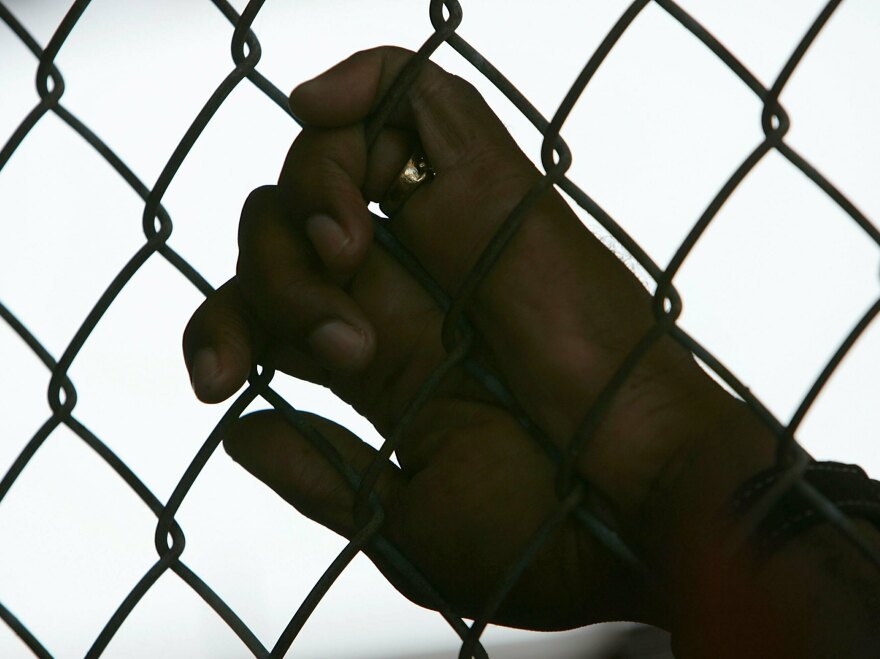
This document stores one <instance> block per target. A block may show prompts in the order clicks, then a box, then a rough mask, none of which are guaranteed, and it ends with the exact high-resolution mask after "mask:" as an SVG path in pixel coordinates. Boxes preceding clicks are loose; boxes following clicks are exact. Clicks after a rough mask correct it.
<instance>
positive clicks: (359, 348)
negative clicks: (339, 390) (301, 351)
mask: <svg viewBox="0 0 880 659" xmlns="http://www.w3.org/2000/svg"><path fill="white" fill-rule="evenodd" d="M308 344H309V348H310V349H311V350H312V352H313V354H314V355H315V356H316V357H317V358H318V359H319V360H320V361H321V363H322V364H324V365H325V366H326V367H327V368H329V369H330V370H332V371H337V372H353V371H359V370H362V369H363V368H365V367H366V366H367V365H368V364H369V363H370V362H371V361H372V359H373V355H374V354H375V347H376V341H375V338H374V333H373V332H372V329H371V328H367V329H365V328H364V327H362V326H360V325H354V324H351V323H347V322H345V321H343V320H340V319H331V320H328V321H326V322H323V323H321V324H320V325H318V326H317V327H316V328H315V329H313V330H312V331H311V333H310V334H309V337H308Z"/></svg>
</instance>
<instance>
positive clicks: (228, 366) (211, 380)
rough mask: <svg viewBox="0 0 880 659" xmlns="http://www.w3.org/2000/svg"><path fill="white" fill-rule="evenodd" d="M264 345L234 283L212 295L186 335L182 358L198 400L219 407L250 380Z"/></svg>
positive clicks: (262, 337)
mask: <svg viewBox="0 0 880 659" xmlns="http://www.w3.org/2000/svg"><path fill="white" fill-rule="evenodd" d="M264 345H265V336H264V335H263V333H262V332H261V331H260V330H259V328H258V327H257V325H256V323H255V322H254V319H253V317H252V315H251V313H250V310H249V309H248V307H247V305H246V304H245V302H244V299H243V298H242V295H241V290H240V289H239V287H238V283H237V282H236V281H235V279H230V280H229V281H228V282H226V283H225V284H223V286H221V287H220V288H218V289H217V290H216V291H214V292H213V293H212V294H211V295H209V296H208V297H207V298H206V299H205V301H204V302H202V304H201V305H200V306H199V308H198V309H196V312H195V313H194V314H193V316H192V318H190V321H189V323H187V326H186V330H185V331H184V333H183V356H184V361H185V362H186V367H187V370H188V371H189V374H190V382H191V383H192V387H193V391H195V394H196V396H198V398H199V400H202V401H204V402H206V403H219V402H220V401H222V400H225V399H227V398H228V397H229V396H231V395H232V394H234V393H235V392H236V391H237V390H238V389H239V388H240V387H241V386H242V385H243V384H244V382H245V380H246V379H247V376H248V373H249V372H250V369H251V364H252V363H253V360H254V355H255V354H258V353H259V352H260V351H261V350H262V347H263V346H264Z"/></svg>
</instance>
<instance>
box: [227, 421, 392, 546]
mask: <svg viewBox="0 0 880 659" xmlns="http://www.w3.org/2000/svg"><path fill="white" fill-rule="evenodd" d="M303 416H305V417H306V418H307V421H308V422H309V423H310V424H312V425H313V426H314V427H315V428H316V429H317V430H318V431H319V432H320V433H321V435H323V437H324V438H325V439H326V440H327V442H328V443H329V445H330V446H331V447H332V448H333V449H335V450H336V451H337V453H338V454H339V456H340V457H341V458H342V460H343V461H344V462H346V463H347V464H348V465H349V466H351V468H352V469H353V470H354V471H355V472H357V473H358V474H361V475H362V474H363V473H364V472H365V471H366V470H367V468H368V466H369V465H370V463H371V462H372V460H373V458H374V457H375V456H376V451H375V449H373V448H372V447H371V446H369V445H368V444H366V443H364V442H363V441H362V440H361V439H360V438H359V437H357V436H356V435H354V434H353V433H351V432H350V431H348V430H347V429H346V428H343V427H342V426H340V425H338V424H336V423H334V422H332V421H330V420H328V419H325V418H323V417H320V416H317V415H314V414H306V413H303ZM223 446H224V448H225V449H226V452H227V453H228V454H229V455H230V457H232V459H233V460H235V461H236V462H237V463H239V464H240V465H241V466H242V467H244V468H245V469H247V470H248V471H249V472H250V473H251V474H253V475H254V476H256V477H257V478H259V479H260V480H261V481H263V482H264V483H265V484H266V485H268V486H269V487H271V488H272V489H273V490H274V491H275V492H276V493H277V494H278V495H279V496H281V497H282V498H283V499H284V500H285V501H287V502H288V503H289V504H290V505H292V506H293V507H294V508H296V509H297V510H298V511H299V512H301V513H302V514H303V515H305V516H306V517H308V518H310V519H312V520H314V521H316V522H318V523H319V524H322V525H323V526H326V527H327V528H329V529H331V530H332V531H335V532H336V533H338V534H339V535H341V536H344V537H346V538H350V537H351V536H352V535H354V534H355V533H356V532H357V530H358V525H357V524H356V522H355V519H354V514H353V509H354V501H355V494H356V492H355V489H354V488H352V486H351V484H350V483H349V482H348V481H347V480H346V478H345V477H344V476H343V475H342V474H341V473H340V472H339V470H338V469H336V467H334V466H333V464H331V462H330V461H329V460H328V459H327V458H326V457H325V456H324V455H323V454H322V453H321V451H320V450H319V449H318V448H317V447H315V446H313V445H312V443H311V442H309V441H308V440H307V439H306V438H305V437H304V436H303V435H302V434H301V433H300V432H299V431H298V430H297V429H296V428H294V427H293V426H292V425H291V424H290V423H289V422H288V421H287V420H286V419H285V418H284V416H283V415H282V414H281V413H279V412H276V411H263V412H256V413H254V414H250V415H248V416H246V417H243V418H241V419H239V420H238V421H237V422H236V423H235V424H233V425H232V426H231V427H230V429H229V430H228V431H227V434H226V437H225V438H224V440H223ZM404 482H405V480H404V477H403V474H402V473H401V472H400V470H399V469H398V468H397V467H396V466H395V465H393V464H392V463H390V462H388V463H387V464H386V465H385V466H384V468H383V469H382V470H381V472H380V475H379V478H378V480H377V481H376V485H375V487H374V491H375V493H376V494H377V496H378V497H379V500H380V501H381V502H382V504H383V506H385V505H386V504H388V503H390V502H391V501H392V500H393V499H394V498H395V494H396V492H397V491H398V490H399V489H400V488H401V487H402V485H403V484H404Z"/></svg>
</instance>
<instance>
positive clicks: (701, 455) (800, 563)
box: [649, 404, 880, 659]
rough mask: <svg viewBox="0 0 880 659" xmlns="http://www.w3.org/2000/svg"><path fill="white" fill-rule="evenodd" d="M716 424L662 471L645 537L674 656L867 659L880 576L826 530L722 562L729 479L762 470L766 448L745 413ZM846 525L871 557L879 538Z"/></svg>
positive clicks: (733, 531) (874, 646) (874, 650)
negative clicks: (662, 485)
mask: <svg viewBox="0 0 880 659" xmlns="http://www.w3.org/2000/svg"><path fill="white" fill-rule="evenodd" d="M736 407H739V404H736ZM726 419H727V421H726V422H725V426H726V427H725V429H723V430H722V431H720V432H719V433H718V435H717V437H716V438H715V439H714V440H713V441H707V442H705V443H704V445H703V446H702V449H701V450H695V451H694V452H693V453H691V454H690V455H688V456H686V457H684V458H683V459H682V461H681V462H680V464H679V465H678V466H677V468H676V470H675V472H674V473H670V474H669V477H668V481H667V485H668V486H669V489H668V490H667V494H668V496H667V497H665V498H664V499H663V503H662V504H661V505H660V506H659V509H658V511H657V513H658V515H657V517H656V523H655V525H654V527H653V528H652V529H651V533H650V535H649V537H650V538H651V540H649V542H653V543H655V544H654V545H653V547H652V548H653V549H656V552H655V556H657V557H658V558H657V564H656V565H654V566H652V567H654V568H655V569H656V570H657V571H658V572H659V573H660V574H662V575H663V592H664V594H665V597H666V604H667V606H668V612H669V626H670V627H671V629H670V631H671V632H672V634H673V643H674V647H675V648H676V653H677V655H676V656H678V657H679V659H703V658H710V657H711V658H712V659H725V658H727V657H730V658H734V657H736V658H742V657H749V658H753V657H754V658H759V657H774V658H776V659H778V658H785V657H792V658H794V657H797V658H798V659H809V658H812V657H815V658H819V657H821V658H823V659H824V658H826V657H847V658H850V657H852V658H855V659H859V658H861V657H866V658H867V657H876V656H877V655H878V652H880V570H877V568H876V567H875V566H873V565H872V564H871V563H869V562H868V561H867V560H866V559H865V558H864V557H863V556H862V555H861V554H860V553H859V552H858V550H857V549H856V548H855V547H854V546H853V545H852V544H851V543H849V542H848V541H847V540H846V538H844V537H843V536H842V535H841V534H840V533H839V532H838V531H837V529H835V528H833V527H832V526H831V525H830V524H825V523H823V524H819V525H816V526H814V527H812V528H811V529H809V530H808V531H805V532H803V533H801V534H799V535H797V536H795V537H794V538H792V539H791V540H790V541H789V542H787V543H786V544H785V545H784V546H783V547H782V548H781V549H779V550H778V551H776V552H774V553H772V554H771V555H770V556H769V557H767V558H763V559H757V562H756V558H755V556H753V555H751V554H750V553H749V552H748V551H746V552H743V553H741V554H740V555H739V556H737V557H734V556H733V555H732V553H731V548H732V547H733V545H734V543H735V542H736V538H737V537H738V533H739V532H740V529H738V528H737V527H736V525H735V524H733V523H731V521H730V520H725V519H723V518H722V517H720V516H719V515H718V511H719V510H721V509H722V507H723V506H724V504H725V502H726V501H727V500H728V499H729V497H730V496H731V494H732V493H733V492H734V490H735V489H736V488H737V486H738V485H739V484H740V483H742V482H743V481H745V480H747V479H748V478H749V477H751V476H753V475H754V474H755V473H757V472H759V471H761V470H762V469H764V468H766V467H767V466H769V465H770V464H772V461H773V450H774V448H775V442H774V439H773V437H772V436H770V434H769V433H768V432H767V431H766V429H763V427H762V426H761V424H760V423H759V422H757V421H756V420H755V419H753V418H752V417H751V414H749V413H748V412H740V411H737V410H734V412H733V413H732V414H731V415H729V416H727V417H726ZM661 510H662V513H661V512H660V511H661ZM854 522H855V524H856V526H857V529H858V531H859V532H860V533H861V534H862V536H863V537H864V538H865V539H866V540H867V541H868V542H870V543H871V544H872V546H874V547H876V548H877V550H878V552H880V532H878V531H877V529H876V528H875V527H873V526H872V525H871V524H870V523H868V522H864V521H862V520H854Z"/></svg>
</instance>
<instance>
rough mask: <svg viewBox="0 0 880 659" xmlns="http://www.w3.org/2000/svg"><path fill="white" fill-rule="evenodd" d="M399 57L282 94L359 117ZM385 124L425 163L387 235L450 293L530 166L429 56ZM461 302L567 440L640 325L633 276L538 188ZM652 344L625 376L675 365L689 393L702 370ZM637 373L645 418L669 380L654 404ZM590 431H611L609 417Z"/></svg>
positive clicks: (361, 58)
mask: <svg viewBox="0 0 880 659" xmlns="http://www.w3.org/2000/svg"><path fill="white" fill-rule="evenodd" d="M411 56H412V54H411V53H409V52H408V51H404V50H400V49H395V48H380V49H375V50H370V51H364V52H361V53H357V54H355V55H353V56H352V57H350V58H349V59H347V60H345V61H344V62H342V63H340V64H338V65H337V66H335V67H333V68H332V69H330V70H329V71H327V72H326V73H324V74H322V75H321V76H318V77H317V78H315V79H313V80H311V81H309V82H307V83H304V84H303V85H301V86H300V87H298V88H297V89H295V90H294V91H293V92H292V94H291V98H290V102H291V106H292V107H293V108H294V110H295V111H296V112H297V114H298V115H299V116H301V117H302V118H303V119H304V120H305V121H307V122H308V123H310V124H314V125H321V126H338V125H341V124H347V123H351V122H358V121H364V120H365V119H367V118H368V117H369V115H370V113H371V112H373V111H374V110H375V109H376V107H377V106H378V104H379V103H380V102H381V99H382V98H383V96H384V94H385V93H386V92H387V91H388V89H389V88H390V86H391V84H392V83H393V81H394V80H395V79H396V77H397V75H398V74H399V73H400V71H401V70H402V68H403V67H404V66H405V65H406V62H407V61H409V59H410V57H411ZM390 121H391V123H392V124H393V125H395V126H399V127H403V128H410V129H415V130H416V131H417V132H418V135H419V138H420V139H421V141H422V144H423V145H424V147H425V151H426V153H427V155H428V158H429V159H430V160H431V161H432V163H433V165H434V167H435V169H436V171H437V175H436V177H435V178H434V179H433V180H432V181H431V182H430V183H427V184H423V185H421V186H420V187H419V189H418V191H417V192H416V193H415V194H414V195H413V196H412V197H411V199H410V200H409V201H408V202H407V204H406V206H405V207H404V208H403V210H402V212H401V213H400V214H398V215H396V216H395V217H394V219H393V220H392V221H391V223H390V229H391V231H392V232H394V234H395V235H396V237H398V239H399V240H400V241H401V242H402V243H403V244H404V245H405V246H406V247H407V248H408V249H409V250H410V251H411V252H412V253H413V254H414V255H415V256H416V257H417V258H418V259H419V261H420V263H421V264H422V265H423V266H424V267H425V269H426V270H427V271H428V272H429V273H430V274H431V275H432V276H433V277H434V278H435V279H436V280H437V281H438V282H439V283H440V284H441V286H443V287H444V288H445V289H446V290H447V291H448V292H450V293H451V294H453V295H454V294H456V293H457V292H458V291H459V290H460V289H461V287H462V285H463V284H464V283H465V282H466V281H467V280H468V277H469V275H470V274H471V272H472V270H473V268H474V266H475V265H476V264H477V263H478V261H479V259H480V257H481V255H483V254H484V253H486V249H487V246H488V245H489V243H490V241H491V240H492V238H493V237H494V236H495V235H496V232H497V231H498V229H499V228H500V227H501V225H502V223H503V222H504V221H505V219H506V218H507V217H509V215H510V214H511V213H512V212H513V211H514V209H515V208H516V206H517V204H519V202H520V201H521V200H522V199H523V198H524V197H525V196H526V195H527V194H528V193H529V191H530V190H531V189H532V188H533V186H534V185H535V184H536V183H537V182H538V181H539V180H540V174H539V173H538V172H537V170H536V169H535V168H534V167H533V166H532V165H531V163H530V162H529V161H528V159H527V158H526V157H525V155H524V154H523V153H522V152H521V150H520V149H519V147H518V146H517V145H516V143H515V142H514V140H513V139H512V137H511V136H510V135H509V134H508V133H507V131H506V129H505V128H504V126H503V125H502V124H501V122H500V120H498V118H497V117H496V116H495V115H494V113H493V112H492V111H491V110H490V109H489V108H488V106H487V105H486V103H485V102H484V101H483V100H482V99H481V98H480V96H479V94H478V93H477V92H476V91H475V90H474V89H473V88H472V87H471V86H470V85H468V84H467V83H465V82H464V81H462V80H460V79H459V78H457V77H456V76H452V75H450V74H448V73H445V72H443V71H442V70H441V69H439V67H437V66H436V65H434V64H432V63H430V62H427V63H426V64H425V66H424V67H423V68H422V69H421V72H420V73H419V75H418V76H417V77H416V79H415V82H414V84H413V85H412V86H411V87H410V89H409V91H408V92H407V94H406V95H405V96H404V99H403V103H402V105H401V107H400V108H399V109H398V111H396V112H395V113H394V114H393V115H392V116H391V119H390ZM392 176H393V175H392ZM471 301H472V305H471V309H470V311H471V317H472V319H473V320H474V322H475V323H476V325H477V327H478V329H479V330H480V332H481V333H482V334H483V335H484V336H485V337H486V340H487V342H488V344H489V345H490V347H491V349H492V350H493V351H494V353H495V355H496V357H497V358H498V362H499V363H500V364H501V365H502V368H503V369H504V375H505V376H506V379H507V380H508V382H509V384H510V385H511V387H512V389H513V390H514V393H515V394H516V395H517V398H519V399H520V400H521V401H522V402H523V404H524V406H525V407H526V409H527V410H528V411H529V412H530V413H531V414H532V416H533V418H535V420H536V421H537V422H538V423H539V425H540V426H541V427H542V428H543V429H544V430H545V432H547V433H548V434H549V435H550V436H551V437H552V438H554V439H556V440H557V441H558V442H560V443H567V442H568V441H569V440H570V438H571V436H572V435H573V433H574V432H575V430H576V428H577V427H578V425H579V424H580V422H581V420H582V419H583V416H584V414H585V412H586V410H587V409H588V408H589V406H590V403H591V401H592V400H593V399H594V398H595V397H596V395H598V392H599V391H600V390H601V388H602V386H603V385H604V384H605V383H606V382H607V381H608V379H609V378H610V377H611V375H612V373H613V372H614V371H615V370H616V368H617V367H618V366H619V364H620V362H621V360H622V358H623V355H625V354H626V353H627V352H628V351H629V350H631V349H632V347H633V346H634V345H635V344H636V343H637V341H638V340H639V339H640V338H641V337H642V336H643V335H644V334H645V333H646V332H647V330H648V328H649V327H650V326H651V325H652V324H653V322H654V319H653V315H652V312H651V304H650V297H649V296H648V294H647V292H646V291H645V290H644V288H643V287H642V286H641V284H640V283H639V282H638V280H637V279H636V278H635V276H633V274H632V273H631V272H630V271H629V270H628V269H627V268H626V267H625V266H624V265H623V264H622V263H621V262H620V261H619V260H618V259H617V258H616V257H615V256H614V255H613V254H612V253H611V252H609V251H608V250H607V249H606V248H605V247H604V246H603V245H602V244H601V243H600V242H599V241H598V240H596V239H595V237H594V236H592V235H591V234H590V233H589V232H588V231H587V230H586V229H585V227H584V226H583V224H582V223H581V221H580V220H579V219H578V217H577V216H576V215H575V214H574V213H573V212H572V211H571V209H570V208H569V207H568V206H567V205H566V203H565V202H564V201H563V200H562V198H561V196H560V195H559V194H558V193H557V192H556V191H555V190H553V189H552V188H551V189H550V190H549V191H548V192H547V193H546V194H544V196H543V197H542V198H540V200H539V201H538V202H537V203H536V204H535V205H534V206H532V207H531V209H530V211H529V212H528V214H527V215H526V216H525V217H524V218H523V219H522V221H521V223H520V225H519V228H518V230H517V231H516V232H515V233H513V235H512V236H511V237H510V239H509V241H508V243H507V244H506V246H505V248H504V250H503V251H502V252H501V253H500V255H499V256H498V257H497V258H495V260H494V264H493V266H492V267H491V269H490V270H489V272H488V275H486V276H484V277H483V278H482V280H481V282H480V284H479V286H477V287H476V289H475V290H474V291H473V296H472V298H471ZM551 335H552V341H548V339H549V338H550V336H551ZM659 345H660V346H662V349H658V351H656V352H654V353H652V354H651V355H650V357H651V360H652V363H651V365H650V372H649V371H644V370H642V369H641V367H640V370H639V372H638V373H637V375H638V376H639V377H647V378H648V379H650V378H651V377H652V373H653V375H654V376H656V375H658V374H660V375H662V376H663V378H664V379H665V380H669V378H668V376H667V375H666V372H667V371H668V372H675V373H684V372H686V376H683V377H684V378H685V379H686V380H687V381H688V382H689V383H690V384H688V385H687V386H688V387H696V389H694V391H698V390H701V388H702V387H703V386H704V383H705V382H706V378H705V377H704V376H703V375H702V373H701V372H700V371H699V368H698V367H696V365H695V364H693V362H692V360H686V359H683V358H682V357H683V351H682V349H681V348H680V347H678V346H677V345H676V344H674V342H672V341H665V340H664V342H661V343H660V344H659ZM655 357H656V358H657V359H655ZM648 363H649V362H648V361H645V362H643V365H645V364H648ZM637 379H638V378H630V382H632V383H634V384H633V385H632V386H631V388H630V389H628V390H627V391H630V392H631V394H632V396H633V397H634V398H635V399H637V400H638V401H639V402H638V409H643V410H644V412H645V413H650V408H655V409H656V408H662V407H665V406H668V405H672V403H673V402H674V399H675V398H676V397H680V396H681V394H682V391H681V390H680V389H679V388H678V386H676V387H675V388H669V390H668V392H667V393H668V394H669V395H668V396H666V397H665V398H664V397H663V396H661V399H651V398H650V397H648V398H646V397H645V396H643V395H642V394H641V393H640V392H639V391H638V390H637V389H638V383H637ZM678 384H680V383H677V385H678ZM627 395H629V394H628V393H627V392H624V393H623V394H621V395H620V396H618V398H617V401H618V402H619V405H618V409H620V410H623V409H626V408H627V398H626V397H627ZM619 418H620V419H621V420H622V422H623V423H624V424H631V423H632V422H633V421H632V417H631V416H626V415H624V416H621V417H619ZM604 429H605V430H607V431H608V432H621V431H620V430H619V429H618V430H617V431H615V430H614V425H613V424H612V423H606V424H604ZM596 444H597V445H598V444H599V443H598V442H597V443H596ZM585 458H586V455H585ZM661 459H662V458H661Z"/></svg>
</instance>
